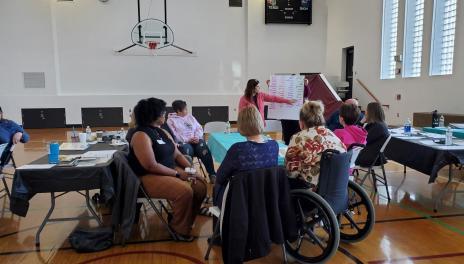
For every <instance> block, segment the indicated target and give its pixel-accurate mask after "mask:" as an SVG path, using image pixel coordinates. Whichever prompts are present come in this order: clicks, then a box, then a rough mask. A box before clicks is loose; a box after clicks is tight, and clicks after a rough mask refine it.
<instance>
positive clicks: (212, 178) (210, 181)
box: [209, 174, 216, 184]
mask: <svg viewBox="0 0 464 264" xmlns="http://www.w3.org/2000/svg"><path fill="white" fill-rule="evenodd" d="M215 182H216V174H211V175H209V183H211V184H214V183H215Z"/></svg>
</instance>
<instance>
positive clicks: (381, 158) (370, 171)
mask: <svg viewBox="0 0 464 264" xmlns="http://www.w3.org/2000/svg"><path fill="white" fill-rule="evenodd" d="M391 137H392V136H391V135H389V136H388V138H387V139H386V140H385V142H384V143H383V145H382V147H381V148H380V151H379V153H378V154H377V157H376V158H375V159H374V162H372V164H371V165H370V166H369V167H362V166H355V167H354V170H356V171H358V170H362V171H365V172H366V174H364V176H363V178H362V180H361V182H360V183H359V185H361V186H363V185H364V182H365V181H366V179H367V177H368V176H369V175H371V177H372V184H373V186H374V190H375V192H377V181H378V182H380V183H382V184H383V185H384V186H385V190H386V191H387V198H388V201H389V202H390V200H391V198H390V191H389V190H388V181H387V175H386V173H385V166H384V165H385V164H386V163H387V162H388V161H387V158H386V157H385V154H384V152H385V148H386V147H387V145H388V143H389V142H390V140H391ZM358 155H359V153H358ZM377 164H379V165H377ZM375 170H382V175H379V174H377V173H376V172H375ZM358 176H359V174H358ZM356 179H357V177H356Z"/></svg>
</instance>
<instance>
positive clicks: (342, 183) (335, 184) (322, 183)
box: [317, 149, 352, 214]
mask: <svg viewBox="0 0 464 264" xmlns="http://www.w3.org/2000/svg"><path fill="white" fill-rule="evenodd" d="M351 156H352V152H351V151H349V152H345V153H340V152H338V151H336V150H331V149H329V150H326V151H324V152H323V153H322V157H321V163H320V166H321V167H320V168H321V169H320V174H319V183H318V187H317V193H318V194H319V195H320V196H322V197H323V198H324V199H325V200H326V201H327V203H329V204H330V206H331V207H332V210H333V211H334V213H335V214H339V213H341V212H343V211H344V210H346V208H347V206H348V180H349V169H350V160H351Z"/></svg>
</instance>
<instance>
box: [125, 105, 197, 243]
mask: <svg viewBox="0 0 464 264" xmlns="http://www.w3.org/2000/svg"><path fill="white" fill-rule="evenodd" d="M165 113H166V103H165V102H164V101H163V100H160V99H156V98H148V99H143V100H140V101H139V102H138V103H137V105H136V106H135V108H134V116H135V121H136V124H137V126H136V128H135V131H134V134H133V135H132V137H131V138H130V150H129V164H130V166H131V168H132V169H133V170H134V172H135V173H136V174H137V175H138V176H140V180H141V182H142V184H143V187H144V188H145V190H146V191H147V193H148V195H149V196H150V197H153V198H161V199H167V200H169V201H171V205H172V209H173V218H172V221H170V223H169V225H170V226H171V227H172V228H173V230H174V232H176V234H177V237H178V239H179V240H180V241H192V240H193V237H192V236H190V231H191V230H192V225H193V223H194V221H195V217H196V215H197V214H198V212H199V210H200V206H201V204H202V201H203V199H204V198H205V196H206V183H205V181H204V179H203V178H202V177H201V176H199V175H197V174H189V173H187V172H186V171H185V168H187V167H190V163H189V162H188V161H187V159H186V158H185V157H184V155H182V154H181V153H180V151H179V150H178V149H177V148H176V144H175V143H174V141H173V140H172V138H171V137H170V136H169V134H168V133H167V132H166V131H165V130H163V129H161V125H162V124H163V123H164V120H165Z"/></svg>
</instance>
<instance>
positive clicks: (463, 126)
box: [449, 123, 464, 129]
mask: <svg viewBox="0 0 464 264" xmlns="http://www.w3.org/2000/svg"><path fill="white" fill-rule="evenodd" d="M449 125H450V126H451V127H455V128H460V129H464V123H450V124H449Z"/></svg>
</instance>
